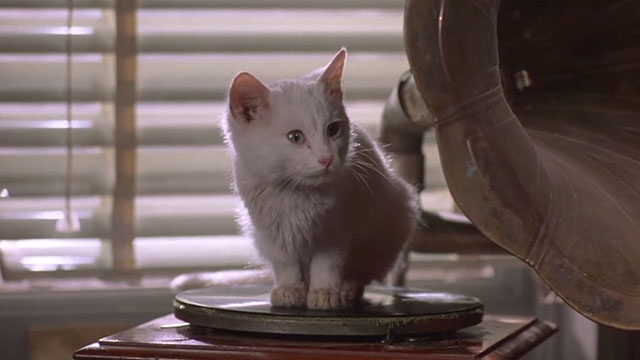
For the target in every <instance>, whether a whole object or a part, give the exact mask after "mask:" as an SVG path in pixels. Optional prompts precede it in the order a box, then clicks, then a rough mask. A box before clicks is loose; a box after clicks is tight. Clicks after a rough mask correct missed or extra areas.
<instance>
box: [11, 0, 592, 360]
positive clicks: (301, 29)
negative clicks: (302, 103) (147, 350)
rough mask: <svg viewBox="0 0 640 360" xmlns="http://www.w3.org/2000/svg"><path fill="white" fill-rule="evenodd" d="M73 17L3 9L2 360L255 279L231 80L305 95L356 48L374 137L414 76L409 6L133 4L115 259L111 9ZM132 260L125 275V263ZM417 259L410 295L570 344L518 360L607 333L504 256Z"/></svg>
mask: <svg viewBox="0 0 640 360" xmlns="http://www.w3.org/2000/svg"><path fill="white" fill-rule="evenodd" d="M69 3H70V1H67V0H0V84H1V86H0V271H1V274H0V275H1V276H0V339H2V340H1V341H0V358H2V359H31V360H40V359H55V360H57V359H70V357H71V354H72V353H73V351H74V350H76V349H78V348H79V347H81V346H84V345H87V344H89V343H91V342H94V341H96V340H97V339H99V338H100V337H102V336H105V335H108V334H111V333H113V332H116V331H118V330H121V329H124V328H127V327H130V326H133V325H137V324H139V323H141V322H143V321H146V320H150V319H152V318H154V317H157V316H160V315H164V314H167V313H170V312H171V311H172V297H173V294H172V292H171V289H170V288H169V284H170V282H171V280H172V279H173V278H174V277H175V276H177V275H179V274H182V273H185V272H192V271H205V270H206V271H215V270H222V269H242V268H252V267H256V266H259V261H258V259H257V258H256V255H255V251H254V249H253V247H252V243H251V240H250V239H247V238H245V237H243V236H241V235H239V233H238V228H237V226H236V225H235V222H234V214H235V206H236V205H237V204H238V198H237V197H236V196H235V195H233V194H232V193H231V191H230V164H229V158H228V155H227V153H226V151H225V148H224V145H223V144H222V141H221V136H220V130H219V128H218V121H219V119H220V118H221V114H222V109H223V107H224V101H225V95H226V91H227V87H228V85H229V83H230V81H231V79H232V77H233V76H234V75H235V74H236V73H237V72H239V71H243V70H246V71H250V72H252V73H254V74H256V75H257V76H258V77H259V78H260V79H262V80H264V81H266V82H269V81H272V80H276V79H281V78H292V77H298V76H300V75H302V74H305V73H307V72H310V71H311V70H313V69H316V68H318V67H321V66H324V65H325V64H326V63H327V61H328V60H329V59H330V58H331V56H332V55H333V54H334V53H335V52H336V51H337V50H338V49H339V48H340V47H341V46H346V47H347V49H348V51H349V57H348V60H347V67H346V72H345V76H344V80H343V82H344V88H345V94H346V105H347V110H348V113H349V115H350V116H351V119H352V120H353V121H355V122H358V123H360V124H361V125H362V126H364V127H365V128H366V129H367V130H369V131H370V132H371V133H372V134H373V135H376V134H378V132H379V125H380V118H381V115H382V110H383V107H384V104H385V101H386V99H387V97H388V96H389V94H390V92H391V90H392V89H393V87H394V86H395V85H396V83H397V80H398V78H399V77H400V75H401V74H402V73H403V72H405V71H406V70H407V69H408V63H407V59H406V56H405V54H404V46H403V37H402V25H403V2H402V1H400V0H325V1H313V0H226V1H225V0H183V1H180V0H139V1H138V6H139V8H138V9H137V14H136V16H137V24H136V28H135V37H136V39H137V64H136V71H135V86H136V99H137V103H136V104H135V108H134V111H135V118H136V122H135V128H134V129H130V134H135V137H136V140H137V146H136V147H135V149H134V151H135V155H136V158H137V164H136V166H135V167H134V169H135V174H133V175H134V178H135V184H134V185H135V188H136V192H135V206H134V207H133V208H132V209H134V212H133V213H132V214H131V221H133V229H135V231H134V232H133V233H132V234H131V239H130V240H131V241H129V242H128V243H127V242H126V241H124V242H121V241H112V239H113V238H114V234H113V233H114V232H112V231H111V229H112V224H114V221H116V220H114V214H113V213H112V211H113V208H114V201H115V200H114V196H113V194H114V191H115V188H116V183H117V178H118V171H120V170H118V169H119V167H118V164H117V161H116V158H117V151H118V144H120V142H119V141H118V140H117V135H116V113H117V112H118V109H117V104H116V103H115V99H116V88H117V86H118V76H117V71H116V63H117V56H116V50H117V49H116V41H115V40H116V13H115V0H93V1H92V0H74V1H73V2H72V3H73V9H70V8H69ZM69 25H71V26H69ZM69 69H70V72H69V71H68V70H69ZM69 115H70V116H69ZM423 147H424V153H425V155H426V156H425V158H426V166H425V179H426V183H425V190H424V191H423V193H422V196H421V199H422V204H423V206H424V207H425V208H426V209H430V210H434V211H439V210H444V211H454V210H455V206H454V203H453V200H452V199H451V197H450V195H449V194H448V191H447V189H446V183H445V181H444V178H443V175H442V171H441V169H440V164H439V158H438V153H437V148H436V144H435V140H434V138H433V136H432V135H430V134H426V135H425V137H424V145H423ZM114 254H115V255H114ZM127 256H128V257H130V258H131V259H132V261H130V262H129V263H127V262H126V261H125V262H124V264H125V265H122V264H123V262H121V261H120V262H119V261H118V260H117V258H118V257H124V258H125V259H126V258H127ZM114 258H116V259H115V260H114ZM411 259H412V266H411V271H410V273H409V275H408V280H409V285H410V286H414V287H423V288H430V289H439V290H448V291H454V292H460V293H465V294H468V295H474V296H477V297H479V298H481V299H482V300H483V301H484V303H485V307H486V311H487V312H492V313H501V314H518V315H533V316H538V317H540V318H541V319H544V320H551V321H554V322H556V323H558V325H559V326H560V329H561V331H560V332H559V333H558V334H556V335H555V336H554V337H553V338H551V339H550V340H549V341H547V342H546V343H545V344H543V345H542V346H541V347H539V348H538V349H537V350H535V351H534V352H532V353H531V354H529V355H527V357H526V359H560V358H562V359H578V358H580V359H596V357H597V356H596V355H597V352H598V345H597V343H598V329H597V326H596V325H595V324H593V323H591V322H590V321H588V320H586V319H585V318H583V317H582V316H581V315H578V314H577V313H575V312H574V311H573V310H571V309H570V308H569V307H567V306H566V305H564V304H563V303H562V301H561V300H559V299H558V298H557V297H556V296H555V295H554V294H553V293H552V292H550V291H549V290H548V289H547V288H546V286H545V285H543V283H542V282H541V281H539V280H538V279H537V277H536V275H535V274H534V273H533V272H532V271H531V270H530V269H529V268H528V267H527V266H525V265H524V264H523V263H521V262H520V261H518V260H517V259H515V258H513V257H511V256H510V255H506V254H505V253H501V252H496V253H495V254H484V255H470V254H466V253H465V249H464V248H461V249H459V251H457V252H455V253H451V254H428V253H427V254H412V257H411ZM127 264H128V265H127Z"/></svg>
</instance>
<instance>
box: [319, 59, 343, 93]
mask: <svg viewBox="0 0 640 360" xmlns="http://www.w3.org/2000/svg"><path fill="white" fill-rule="evenodd" d="M346 59H347V49H345V48H342V49H340V51H338V53H337V54H336V55H335V56H334V57H333V59H332V60H331V62H330V63H329V65H327V67H325V68H324V71H323V72H322V75H320V78H319V81H320V82H321V83H323V84H324V88H325V90H326V91H327V94H329V95H331V96H333V97H335V98H337V99H339V100H342V87H341V86H340V83H341V82H342V71H343V70H344V63H345V60H346Z"/></svg>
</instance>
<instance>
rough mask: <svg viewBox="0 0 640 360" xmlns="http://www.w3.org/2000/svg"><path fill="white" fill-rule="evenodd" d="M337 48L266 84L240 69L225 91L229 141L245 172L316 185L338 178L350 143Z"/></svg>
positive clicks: (340, 56) (341, 54)
mask: <svg viewBox="0 0 640 360" xmlns="http://www.w3.org/2000/svg"><path fill="white" fill-rule="evenodd" d="M346 56H347V52H346V50H345V49H344V48H343V49H341V50H340V51H339V52H338V53H337V54H336V55H335V56H334V58H333V59H332V60H331V62H329V64H328V65H327V66H326V67H324V68H322V69H318V70H316V71H314V72H312V73H311V74H309V75H307V76H305V77H302V78H300V79H296V80H281V81H279V82H276V83H274V84H272V85H270V86H268V85H265V84H264V83H262V82H261V81H260V80H258V79H257V78H256V77H255V76H253V75H251V74H249V73H247V72H242V73H239V74H238V75H236V77H235V78H234V79H233V82H232V85H231V88H230V90H229V104H228V106H229V107H228V113H227V115H226V119H225V124H224V125H225V132H226V135H227V141H228V142H230V145H231V146H232V147H233V150H234V152H235V156H236V157H237V162H238V163H239V164H240V166H242V168H243V170H244V172H245V173H249V174H250V176H253V177H257V179H260V180H261V181H266V182H280V181H283V180H288V181H294V182H297V183H301V184H320V183H325V182H329V181H331V180H332V179H335V178H337V176H338V174H339V173H340V172H341V170H342V167H343V164H344V162H345V157H346V155H347V150H348V147H349V134H350V127H349V119H348V118H347V115H346V113H345V110H344V106H343V104H342V88H341V86H340V82H341V80H342V72H343V69H344V63H345V59H346Z"/></svg>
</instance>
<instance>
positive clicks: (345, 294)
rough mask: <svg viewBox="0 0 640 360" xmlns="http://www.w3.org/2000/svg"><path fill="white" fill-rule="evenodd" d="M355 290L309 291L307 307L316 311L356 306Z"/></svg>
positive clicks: (356, 295) (325, 289) (330, 289)
mask: <svg viewBox="0 0 640 360" xmlns="http://www.w3.org/2000/svg"><path fill="white" fill-rule="evenodd" d="M356 290H357V289H355V288H351V287H348V288H347V287H343V288H342V289H341V290H338V289H333V288H318V289H312V290H311V291H309V295H308V296H307V307H308V308H309V309H317V310H341V309H346V308H350V307H353V306H355V305H356V302H357V300H358V292H357V291H356Z"/></svg>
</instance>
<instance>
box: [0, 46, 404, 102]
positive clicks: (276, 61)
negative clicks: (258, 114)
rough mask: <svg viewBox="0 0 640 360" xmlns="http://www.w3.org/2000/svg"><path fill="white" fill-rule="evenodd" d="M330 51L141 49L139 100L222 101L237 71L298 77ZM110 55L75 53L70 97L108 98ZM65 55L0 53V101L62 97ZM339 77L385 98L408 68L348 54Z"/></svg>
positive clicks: (383, 57)
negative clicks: (177, 51) (185, 52)
mask: <svg viewBox="0 0 640 360" xmlns="http://www.w3.org/2000/svg"><path fill="white" fill-rule="evenodd" d="M331 56H332V54H331V53H309V54H298V53H277V54H272V53H255V54H254V53H252V54H244V53H242V54H240V53H236V54H188V55H182V54H163V55H151V54H144V55H140V57H139V68H138V69H139V74H138V84H139V86H138V99H139V101H171V100H181V101H202V100H208V101H213V100H221V99H223V98H224V97H225V96H226V92H227V90H228V86H229V82H230V81H231V79H232V78H233V76H234V75H235V74H237V73H238V72H239V71H241V70H246V71H251V72H253V73H254V74H255V75H256V76H258V77H260V78H261V79H262V80H263V81H265V82H270V81H274V80H278V79H284V78H297V77H299V76H301V75H303V74H306V73H308V72H310V71H311V70H313V69H316V68H319V67H322V66H324V65H326V62H327V59H331ZM113 60H114V59H113V56H112V55H98V54H82V55H74V57H73V61H74V65H73V66H74V68H73V82H74V84H73V95H74V100H75V101H111V100H113V92H114V88H115V79H114V72H113V71H114V61H113ZM64 61H65V56H64V55H58V54H52V55H48V56H42V55H30V54H19V55H0V83H1V84H3V86H2V87H0V102H2V101H4V102H9V101H62V100H63V99H64V98H65V92H64V88H63V87H62V86H60V84H63V83H64V71H63V69H64ZM347 66H348V70H346V73H345V76H344V88H345V93H346V94H347V96H348V98H349V99H372V98H373V99H385V98H386V97H387V96H388V94H389V92H390V91H391V89H392V87H393V84H394V83H395V81H396V80H397V79H398V78H399V77H400V75H401V74H402V73H403V72H404V71H406V69H407V68H408V67H409V65H408V63H407V59H406V56H405V55H404V54H396V53H390V54H388V53H350V54H349V62H348V64H347Z"/></svg>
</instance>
